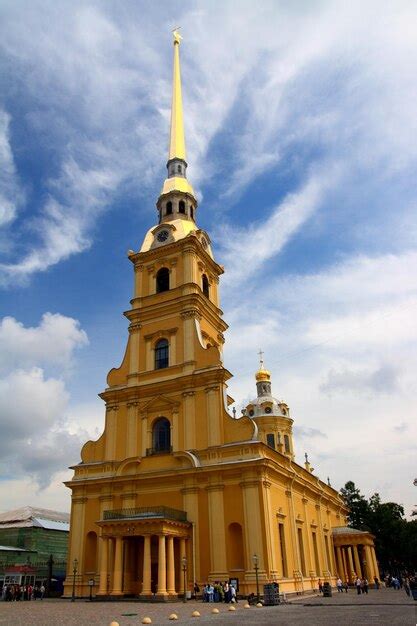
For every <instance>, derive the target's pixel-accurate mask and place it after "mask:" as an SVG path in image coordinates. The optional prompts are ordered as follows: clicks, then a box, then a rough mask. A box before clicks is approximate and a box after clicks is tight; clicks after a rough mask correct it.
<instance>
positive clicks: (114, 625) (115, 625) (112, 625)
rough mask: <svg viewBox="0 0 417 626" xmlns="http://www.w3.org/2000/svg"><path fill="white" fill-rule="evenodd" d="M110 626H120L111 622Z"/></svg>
mask: <svg viewBox="0 0 417 626" xmlns="http://www.w3.org/2000/svg"><path fill="white" fill-rule="evenodd" d="M110 626H120V625H119V622H111V624H110Z"/></svg>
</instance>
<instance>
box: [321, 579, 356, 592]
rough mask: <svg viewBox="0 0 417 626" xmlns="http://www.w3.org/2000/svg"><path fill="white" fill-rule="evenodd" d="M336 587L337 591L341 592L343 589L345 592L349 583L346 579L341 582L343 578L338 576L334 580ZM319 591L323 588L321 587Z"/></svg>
mask: <svg viewBox="0 0 417 626" xmlns="http://www.w3.org/2000/svg"><path fill="white" fill-rule="evenodd" d="M336 587H337V591H338V592H339V593H343V592H344V591H346V593H347V592H348V590H349V583H348V581H347V580H345V582H343V580H342V579H341V578H338V579H337V581H336ZM319 589H320V585H319ZM321 591H323V588H322V589H321Z"/></svg>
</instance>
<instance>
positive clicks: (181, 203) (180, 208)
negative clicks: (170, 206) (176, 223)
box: [178, 200, 185, 213]
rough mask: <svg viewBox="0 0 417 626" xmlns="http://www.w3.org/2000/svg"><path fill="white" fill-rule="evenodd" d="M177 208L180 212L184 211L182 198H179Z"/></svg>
mask: <svg viewBox="0 0 417 626" xmlns="http://www.w3.org/2000/svg"><path fill="white" fill-rule="evenodd" d="M178 210H179V212H180V213H185V202H184V200H180V201H179V203H178Z"/></svg>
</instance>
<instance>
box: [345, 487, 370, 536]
mask: <svg viewBox="0 0 417 626" xmlns="http://www.w3.org/2000/svg"><path fill="white" fill-rule="evenodd" d="M340 493H341V495H342V498H343V500H344V501H345V503H346V506H347V507H348V509H349V515H348V525H349V526H351V527H352V528H357V529H358V530H369V526H368V524H369V512H370V508H369V503H368V501H367V500H366V498H365V497H364V496H363V495H362V494H361V492H360V490H359V489H357V487H356V485H355V483H354V482H353V481H351V480H349V481H348V482H347V483H346V485H345V486H344V487H343V488H342V489H341V490H340Z"/></svg>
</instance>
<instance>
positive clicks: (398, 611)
mask: <svg viewBox="0 0 417 626" xmlns="http://www.w3.org/2000/svg"><path fill="white" fill-rule="evenodd" d="M243 604H244V603H243V602H242V601H240V602H239V603H238V605H237V608H236V611H234V612H231V611H230V612H229V611H228V606H227V605H225V604H214V605H213V604H203V603H201V602H194V601H192V602H188V603H187V604H186V605H184V604H182V603H181V602H178V603H169V604H143V603H140V602H91V603H90V602H88V601H84V600H77V601H76V602H74V603H72V602H70V601H69V600H43V601H42V602H41V601H39V600H37V601H36V602H0V626H62V625H65V626H67V625H68V626H82V625H86V626H109V625H110V623H111V622H112V621H116V622H118V623H119V625H120V626H137V625H139V624H141V623H142V619H143V617H145V616H149V617H150V618H151V619H152V624H154V625H156V626H161V625H162V624H165V625H167V624H173V623H177V624H178V625H180V624H184V625H187V626H189V625H191V624H193V625H194V626H196V624H205V625H207V624H210V625H212V624H222V625H223V624H224V625H225V626H242V625H244V624H248V625H254V624H256V626H269V625H270V626H272V625H273V626H305V625H308V626H416V624H417V602H414V601H413V600H412V599H410V598H408V597H407V596H406V594H405V593H404V591H394V590H392V589H381V590H379V591H370V593H369V595H364V596H358V595H356V593H354V592H353V591H352V592H349V593H348V594H343V595H342V594H338V593H336V594H334V595H333V597H332V598H322V597H321V596H314V597H306V596H304V597H298V598H295V599H294V600H293V601H291V602H290V603H289V604H285V605H280V606H276V607H263V608H261V609H258V608H256V607H251V608H250V609H244V608H243ZM213 607H215V608H218V609H219V611H220V613H219V614H218V615H213V614H212V613H211V610H212V608H213ZM194 610H198V611H200V613H201V617H199V618H193V617H191V613H192V612H193V611H194ZM173 612H175V613H177V615H178V621H177V622H171V621H170V620H169V619H168V618H169V615H170V614H171V613H173ZM129 614H130V615H129Z"/></svg>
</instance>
